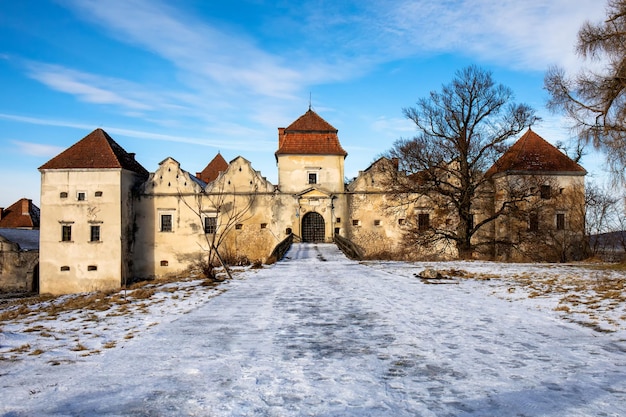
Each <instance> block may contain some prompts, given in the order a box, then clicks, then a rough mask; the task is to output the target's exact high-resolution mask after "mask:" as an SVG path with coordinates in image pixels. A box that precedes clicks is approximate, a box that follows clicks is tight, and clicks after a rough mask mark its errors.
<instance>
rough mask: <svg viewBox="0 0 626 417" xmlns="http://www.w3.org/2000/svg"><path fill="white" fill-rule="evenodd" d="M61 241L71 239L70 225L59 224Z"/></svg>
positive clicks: (69, 240)
mask: <svg viewBox="0 0 626 417" xmlns="http://www.w3.org/2000/svg"><path fill="white" fill-rule="evenodd" d="M61 241H62V242H71V241H72V226H70V225H63V226H61Z"/></svg>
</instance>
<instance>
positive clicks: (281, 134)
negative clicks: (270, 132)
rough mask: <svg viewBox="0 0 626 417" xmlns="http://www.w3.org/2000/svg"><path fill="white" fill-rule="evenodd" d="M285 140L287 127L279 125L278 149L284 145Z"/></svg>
mask: <svg viewBox="0 0 626 417" xmlns="http://www.w3.org/2000/svg"><path fill="white" fill-rule="evenodd" d="M284 140H285V128H284V127H279V128H278V149H280V148H281V147H282V146H283V141H284Z"/></svg>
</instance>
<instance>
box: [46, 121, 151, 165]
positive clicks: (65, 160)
mask: <svg viewBox="0 0 626 417" xmlns="http://www.w3.org/2000/svg"><path fill="white" fill-rule="evenodd" d="M81 168H83V169H85V168H87V169H89V168H91V169H106V168H122V169H126V170H128V171H133V172H136V173H137V174H140V175H142V176H144V177H147V176H148V171H147V170H146V169H145V168H144V167H143V166H141V164H140V163H139V162H137V161H136V160H135V157H134V154H129V153H128V152H126V151H125V150H124V148H122V147H121V146H120V145H118V144H117V142H115V141H114V140H113V139H112V138H111V136H109V135H108V133H106V132H105V131H104V130H102V129H100V128H98V129H96V130H94V131H93V132H91V133H90V134H88V135H87V136H85V137H84V138H82V139H81V140H79V141H78V142H76V143H75V144H74V145H72V146H70V147H69V148H67V149H66V150H64V151H63V152H61V153H60V154H59V155H57V156H55V157H54V158H52V159H51V160H49V161H48V162H46V163H45V164H43V165H42V166H40V167H39V169H81Z"/></svg>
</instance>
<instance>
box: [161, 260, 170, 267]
mask: <svg viewBox="0 0 626 417" xmlns="http://www.w3.org/2000/svg"><path fill="white" fill-rule="evenodd" d="M169 264H170V263H169V262H168V261H161V266H168V265H169Z"/></svg>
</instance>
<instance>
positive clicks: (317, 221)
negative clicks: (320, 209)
mask: <svg viewBox="0 0 626 417" xmlns="http://www.w3.org/2000/svg"><path fill="white" fill-rule="evenodd" d="M324 231H325V224H324V218H323V217H322V215H321V214H319V213H315V212H314V211H311V212H309V213H307V214H305V215H304V217H302V241H303V242H313V243H322V242H324V237H325V236H324Z"/></svg>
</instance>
